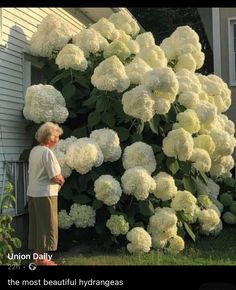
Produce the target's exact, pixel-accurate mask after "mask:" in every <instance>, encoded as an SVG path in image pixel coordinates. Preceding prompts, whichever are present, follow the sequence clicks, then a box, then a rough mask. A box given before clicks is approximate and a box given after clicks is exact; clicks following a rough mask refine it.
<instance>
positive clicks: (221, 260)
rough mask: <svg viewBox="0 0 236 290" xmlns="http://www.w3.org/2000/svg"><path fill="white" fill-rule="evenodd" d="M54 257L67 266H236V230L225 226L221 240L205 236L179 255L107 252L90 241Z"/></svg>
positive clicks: (188, 243)
mask: <svg viewBox="0 0 236 290" xmlns="http://www.w3.org/2000/svg"><path fill="white" fill-rule="evenodd" d="M54 257H55V260H58V261H59V262H62V263H63V264H64V265H236V227H229V226H227V227H225V228H224V230H223V232H222V233H221V235H220V236H218V237H217V238H212V237H211V238H209V237H201V240H200V241H198V242H197V243H196V244H194V243H193V242H191V241H189V242H187V244H186V247H185V250H184V251H183V252H182V253H180V254H178V255H176V256H170V255H167V254H163V253H161V252H159V251H154V250H152V251H151V252H149V253H147V254H135V255H130V254H129V253H128V252H127V251H125V250H123V251H116V252H112V253H111V252H104V251H102V250H99V249H98V248H97V243H96V241H90V242H89V243H85V244H84V243H81V244H80V243H78V244H77V245H76V246H74V247H72V248H71V249H70V250H69V251H67V252H58V253H56V254H55V256H54Z"/></svg>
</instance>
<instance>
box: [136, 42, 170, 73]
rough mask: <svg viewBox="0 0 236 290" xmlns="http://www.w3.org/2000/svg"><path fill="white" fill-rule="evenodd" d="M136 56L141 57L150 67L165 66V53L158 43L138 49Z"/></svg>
mask: <svg viewBox="0 0 236 290" xmlns="http://www.w3.org/2000/svg"><path fill="white" fill-rule="evenodd" d="M137 57H140V58H142V59H143V60H144V61H145V62H146V63H147V64H148V65H149V66H150V67H151V68H161V67H166V66H167V59H166V57H165V53H164V51H163V50H162V49H161V48H160V47H159V46H158V45H153V46H150V47H147V48H144V49H142V50H140V51H139V53H137Z"/></svg>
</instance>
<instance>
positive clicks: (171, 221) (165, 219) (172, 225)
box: [148, 207, 177, 249]
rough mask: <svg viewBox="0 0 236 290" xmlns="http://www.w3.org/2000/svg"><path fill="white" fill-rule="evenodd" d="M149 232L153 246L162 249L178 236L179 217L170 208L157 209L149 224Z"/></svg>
mask: <svg viewBox="0 0 236 290" xmlns="http://www.w3.org/2000/svg"><path fill="white" fill-rule="evenodd" d="M148 232H149V233H150V235H151V237H152V246H153V247H154V248H157V249H160V248H164V247H165V246H166V243H167V242H168V240H169V239H170V238H172V237H174V236H176V234H177V216H176V214H175V211H174V210H173V209H172V208H169V207H163V208H160V207H158V208H156V210H155V214H154V215H152V216H151V217H150V219H149V223H148Z"/></svg>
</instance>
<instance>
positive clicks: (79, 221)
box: [69, 203, 96, 228]
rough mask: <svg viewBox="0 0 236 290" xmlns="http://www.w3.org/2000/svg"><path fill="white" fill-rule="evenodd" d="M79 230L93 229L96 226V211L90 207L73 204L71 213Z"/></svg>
mask: <svg viewBox="0 0 236 290" xmlns="http://www.w3.org/2000/svg"><path fill="white" fill-rule="evenodd" d="M69 215H70V217H71V219H72V221H73V222H74V224H75V226H76V227H77V228H87V227H93V226H94V225H95V221H96V220H95V218H96V211H95V210H94V209H93V208H92V207H91V206H90V205H81V204H78V203H74V204H72V206H71V208H70V213H69Z"/></svg>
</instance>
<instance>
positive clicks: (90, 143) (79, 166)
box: [65, 137, 104, 174]
mask: <svg viewBox="0 0 236 290" xmlns="http://www.w3.org/2000/svg"><path fill="white" fill-rule="evenodd" d="M65 158H66V163H67V165H69V166H70V167H71V168H72V169H75V170H76V171H77V172H79V173H80V174H85V173H87V172H89V171H90V170H91V168H92V167H93V166H95V167H98V166H100V165H101V164H102V163H103V160H104V157H103V154H102V151H101V149H100V147H99V145H98V144H97V142H95V141H94V140H92V139H90V138H87V137H84V138H80V139H78V140H77V141H75V142H73V143H72V144H71V145H70V146H69V147H68V150H67V152H66V157H65Z"/></svg>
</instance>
